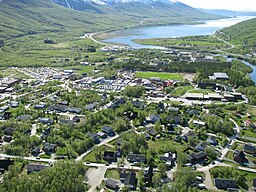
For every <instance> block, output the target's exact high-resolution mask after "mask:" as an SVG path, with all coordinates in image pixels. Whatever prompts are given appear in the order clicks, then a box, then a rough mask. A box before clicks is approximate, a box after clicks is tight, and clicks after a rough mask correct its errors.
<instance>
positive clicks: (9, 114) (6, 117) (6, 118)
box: [0, 111, 11, 120]
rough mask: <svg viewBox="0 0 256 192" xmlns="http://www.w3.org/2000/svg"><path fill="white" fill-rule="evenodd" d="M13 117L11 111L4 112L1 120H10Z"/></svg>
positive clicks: (0, 114)
mask: <svg viewBox="0 0 256 192" xmlns="http://www.w3.org/2000/svg"><path fill="white" fill-rule="evenodd" d="M10 118H11V112H7V111H5V112H2V113H0V120H8V119H10Z"/></svg>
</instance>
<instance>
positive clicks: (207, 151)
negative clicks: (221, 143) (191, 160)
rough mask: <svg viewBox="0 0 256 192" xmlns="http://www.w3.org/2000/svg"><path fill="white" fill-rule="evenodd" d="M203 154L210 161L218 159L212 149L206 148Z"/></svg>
mask: <svg viewBox="0 0 256 192" xmlns="http://www.w3.org/2000/svg"><path fill="white" fill-rule="evenodd" d="M205 153H207V155H208V156H209V157H210V158H211V159H212V160H215V159H216V158H217V157H218V154H217V153H216V152H215V149H214V148H212V147H206V149H205Z"/></svg>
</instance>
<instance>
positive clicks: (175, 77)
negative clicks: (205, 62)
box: [135, 71, 183, 80]
mask: <svg viewBox="0 0 256 192" xmlns="http://www.w3.org/2000/svg"><path fill="white" fill-rule="evenodd" d="M135 77H138V78H145V79H149V78H151V77H158V78H160V79H162V80H168V79H169V80H182V79H183V74H180V73H164V72H150V71H145V72H144V71H138V72H136V73H135Z"/></svg>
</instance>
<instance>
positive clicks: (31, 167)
mask: <svg viewBox="0 0 256 192" xmlns="http://www.w3.org/2000/svg"><path fill="white" fill-rule="evenodd" d="M48 167H49V166H48V165H42V164H34V163H30V164H28V165H27V173H28V174H29V173H33V172H38V171H42V170H44V169H46V168H48Z"/></svg>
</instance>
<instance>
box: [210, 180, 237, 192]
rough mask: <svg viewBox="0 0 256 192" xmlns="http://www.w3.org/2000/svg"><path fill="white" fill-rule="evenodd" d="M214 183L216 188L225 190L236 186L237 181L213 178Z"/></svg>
mask: <svg viewBox="0 0 256 192" xmlns="http://www.w3.org/2000/svg"><path fill="white" fill-rule="evenodd" d="M214 185H215V187H217V189H223V190H227V189H229V188H234V189H235V188H237V181H236V180H231V179H219V178H214Z"/></svg>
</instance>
